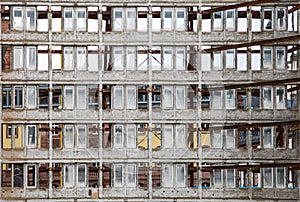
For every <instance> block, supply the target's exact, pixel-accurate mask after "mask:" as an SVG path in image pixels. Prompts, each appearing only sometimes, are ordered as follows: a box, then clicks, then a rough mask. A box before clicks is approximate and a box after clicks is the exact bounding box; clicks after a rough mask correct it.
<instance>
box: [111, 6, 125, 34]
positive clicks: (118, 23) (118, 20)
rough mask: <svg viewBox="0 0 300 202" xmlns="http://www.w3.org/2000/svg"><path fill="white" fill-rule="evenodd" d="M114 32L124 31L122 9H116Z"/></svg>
mask: <svg viewBox="0 0 300 202" xmlns="http://www.w3.org/2000/svg"><path fill="white" fill-rule="evenodd" d="M113 31H123V10H122V8H115V9H114V21H113Z"/></svg>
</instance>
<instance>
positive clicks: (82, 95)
mask: <svg viewBox="0 0 300 202" xmlns="http://www.w3.org/2000/svg"><path fill="white" fill-rule="evenodd" d="M85 108H86V88H85V86H78V87H77V109H85Z"/></svg>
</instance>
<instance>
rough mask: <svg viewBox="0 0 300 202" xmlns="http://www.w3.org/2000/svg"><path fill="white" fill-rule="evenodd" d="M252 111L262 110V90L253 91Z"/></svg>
mask: <svg viewBox="0 0 300 202" xmlns="http://www.w3.org/2000/svg"><path fill="white" fill-rule="evenodd" d="M251 109H260V88H252V89H251Z"/></svg>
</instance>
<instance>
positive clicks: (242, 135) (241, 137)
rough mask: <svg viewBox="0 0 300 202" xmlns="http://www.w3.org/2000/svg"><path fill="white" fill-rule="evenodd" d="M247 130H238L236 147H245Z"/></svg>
mask: <svg viewBox="0 0 300 202" xmlns="http://www.w3.org/2000/svg"><path fill="white" fill-rule="evenodd" d="M246 142H247V130H238V147H239V148H246Z"/></svg>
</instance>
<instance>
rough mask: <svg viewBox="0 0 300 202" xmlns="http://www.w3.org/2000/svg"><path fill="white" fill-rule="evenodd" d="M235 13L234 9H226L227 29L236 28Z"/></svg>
mask: <svg viewBox="0 0 300 202" xmlns="http://www.w3.org/2000/svg"><path fill="white" fill-rule="evenodd" d="M234 19H235V13H234V10H227V11H226V30H229V31H233V30H235V24H234Z"/></svg>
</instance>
